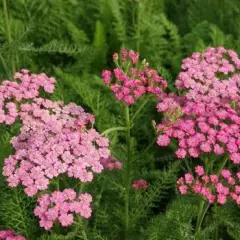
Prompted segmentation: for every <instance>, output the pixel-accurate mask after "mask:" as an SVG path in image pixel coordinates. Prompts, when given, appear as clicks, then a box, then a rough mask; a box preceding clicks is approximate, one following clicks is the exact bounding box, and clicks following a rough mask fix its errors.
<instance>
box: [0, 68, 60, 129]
mask: <svg viewBox="0 0 240 240" xmlns="http://www.w3.org/2000/svg"><path fill="white" fill-rule="evenodd" d="M14 78H15V79H16V81H15V82H11V81H8V80H5V81H3V82H2V84H1V86H0V124H1V123H6V124H7V125H11V124H13V123H14V122H15V120H16V118H17V117H18V104H17V103H18V102H20V101H23V100H29V99H33V98H35V97H37V96H38V95H39V92H40V90H41V89H43V90H44V91H45V92H47V93H52V92H53V90H54V84H55V79H54V78H52V77H50V78H49V77H48V76H47V75H46V74H44V73H41V74H30V73H29V71H28V70H26V69H23V70H22V71H21V72H17V73H15V76H14Z"/></svg>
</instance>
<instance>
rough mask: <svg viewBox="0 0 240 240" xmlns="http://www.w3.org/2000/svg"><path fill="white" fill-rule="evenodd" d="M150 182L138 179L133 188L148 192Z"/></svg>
mask: <svg viewBox="0 0 240 240" xmlns="http://www.w3.org/2000/svg"><path fill="white" fill-rule="evenodd" d="M148 185H149V184H148V182H147V181H146V180H144V179H137V180H135V181H134V182H133V184H132V187H133V188H134V189H136V190H139V189H143V190H146V189H147V188H148Z"/></svg>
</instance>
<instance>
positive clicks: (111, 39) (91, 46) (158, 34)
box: [0, 0, 240, 240]
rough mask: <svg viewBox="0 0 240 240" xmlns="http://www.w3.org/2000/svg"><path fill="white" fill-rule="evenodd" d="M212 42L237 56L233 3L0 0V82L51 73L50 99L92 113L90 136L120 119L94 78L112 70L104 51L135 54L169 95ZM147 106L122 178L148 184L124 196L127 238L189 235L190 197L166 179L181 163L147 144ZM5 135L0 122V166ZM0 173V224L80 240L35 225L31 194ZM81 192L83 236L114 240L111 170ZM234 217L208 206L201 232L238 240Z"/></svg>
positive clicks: (116, 140)
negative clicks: (18, 74)
mask: <svg viewBox="0 0 240 240" xmlns="http://www.w3.org/2000/svg"><path fill="white" fill-rule="evenodd" d="M7 13H8V14H7ZM219 45H223V46H224V47H226V48H231V49H233V50H235V51H237V52H238V53H240V1H239V0H191V1H190V0H2V1H1V2H0V79H1V80H4V79H11V78H12V74H13V72H15V71H18V70H20V69H21V68H28V69H30V71H31V72H45V73H47V74H48V75H51V76H55V77H56V78H57V80H58V81H57V88H56V91H55V93H54V94H53V96H52V98H53V99H62V100H64V101H65V102H70V101H73V102H76V103H78V104H80V105H82V106H84V107H85V108H86V109H87V110H88V111H90V112H93V113H94V114H95V116H96V127H97V129H98V130H99V131H100V132H103V131H104V130H106V129H108V128H110V127H114V126H119V125H121V124H123V121H124V120H123V119H122V117H121V115H122V108H121V106H120V104H119V103H117V102H115V101H114V97H113V96H112V94H111V93H110V92H109V91H108V89H107V88H106V87H105V86H103V84H102V82H101V79H100V75H101V70H102V69H108V68H111V67H113V65H112V59H111V58H112V57H111V56H112V53H113V52H116V51H119V50H120V49H121V48H122V47H125V48H128V49H133V50H136V51H139V52H140V53H141V58H146V59H147V60H148V62H149V63H150V65H151V66H152V67H153V68H156V69H157V70H158V71H159V73H160V74H161V75H162V76H163V77H164V78H165V79H166V80H167V81H168V84H169V90H170V91H174V80H175V78H176V76H177V74H178V72H179V71H180V66H181V61H182V59H183V58H185V57H187V56H189V55H190V54H191V53H192V52H195V51H202V50H203V49H204V48H205V47H207V46H219ZM140 104H141V101H140V102H138V104H137V106H136V107H134V108H135V109H136V108H137V107H138V105H140ZM155 105H156V102H155V101H154V100H151V101H150V102H149V103H148V105H146V107H145V108H144V110H143V112H142V114H141V115H140V116H139V117H138V119H137V120H136V123H135V127H134V130H133V139H132V141H133V142H134V146H133V149H132V151H133V152H134V162H133V165H134V166H133V167H134V171H133V174H132V179H133V180H134V179H137V178H144V179H146V180H148V181H149V182H150V187H149V189H148V191H147V192H137V193H136V192H134V191H132V193H131V212H130V216H131V218H130V219H131V221H130V227H131V239H133V240H134V239H149V240H161V239H163V240H165V239H166V240H168V239H169V240H191V239H194V237H193V232H194V226H195V222H196V216H197V210H198V203H199V202H198V199H196V198H194V197H192V198H182V197H179V196H178V194H177V191H176V189H175V181H176V179H177V177H178V176H180V175H181V174H182V172H183V171H184V169H183V166H182V164H181V163H180V162H178V161H177V160H176V159H175V157H174V155H172V153H171V152H172V151H171V150H172V149H160V148H159V147H157V146H156V144H155V145H154V142H153V143H152V141H153V140H154V139H155V133H154V129H153V127H152V120H156V121H159V120H160V119H161V116H159V115H158V114H157V113H156V111H155ZM134 108H133V109H132V112H134V110H135V109H134ZM15 131H17V130H16V129H12V128H11V129H7V128H6V127H5V126H3V127H1V128H0V149H1V150H0V166H1V165H2V162H3V159H4V158H5V157H6V156H8V154H9V153H11V147H10V145H9V140H10V138H11V136H12V135H13V134H14V132H15ZM123 137H124V136H123V134H122V133H120V132H119V133H111V134H109V138H110V139H111V143H112V144H111V148H112V152H113V154H114V156H116V157H117V158H119V159H121V160H123V161H124V159H125V153H126V149H125V147H124V138H123ZM149 145H150V147H149V148H148V146H149ZM146 148H147V149H148V150H147V151H145V149H146ZM189 161H191V160H189ZM0 179H1V180H0V228H12V229H14V230H16V231H17V232H19V233H22V234H24V235H25V236H26V237H27V238H28V239H30V240H36V239H41V240H47V239H48V240H54V239H85V238H84V236H83V235H81V233H79V234H78V235H77V236H76V235H73V234H72V232H71V231H72V229H70V230H69V231H67V230H62V229H59V228H57V227H56V229H54V231H52V232H51V233H46V232H44V231H43V230H41V229H40V228H39V227H38V223H37V219H35V218H34V216H33V214H32V209H33V207H34V199H29V198H27V197H25V196H24V194H23V192H22V190H21V189H18V190H14V189H13V190H10V189H8V188H7V187H6V184H5V182H4V180H3V179H2V177H0ZM86 188H87V190H88V191H89V192H91V193H92V194H93V196H94V202H95V203H94V206H93V207H94V213H93V217H92V219H91V220H90V221H86V222H83V224H82V229H85V231H86V232H87V237H88V239H89V240H92V239H99V240H101V239H102V240H103V239H109V240H115V239H116V240H118V239H123V238H122V236H123V235H122V234H123V233H122V232H123V230H122V229H123V227H122V225H123V216H122V209H123V207H122V205H123V200H122V198H123V191H124V189H122V179H121V173H120V172H111V173H104V174H102V175H101V176H100V175H99V176H97V177H96V180H95V182H94V183H93V184H89V185H88V186H86ZM239 220H240V213H239V210H238V208H237V207H235V206H234V205H232V204H228V205H226V206H224V207H221V208H220V207H218V206H213V207H212V208H211V211H210V214H208V216H207V218H206V221H205V223H204V229H203V231H202V236H201V237H202V239H204V240H207V239H236V240H239V239H240V237H239V236H240V222H239ZM85 240H86V239H85Z"/></svg>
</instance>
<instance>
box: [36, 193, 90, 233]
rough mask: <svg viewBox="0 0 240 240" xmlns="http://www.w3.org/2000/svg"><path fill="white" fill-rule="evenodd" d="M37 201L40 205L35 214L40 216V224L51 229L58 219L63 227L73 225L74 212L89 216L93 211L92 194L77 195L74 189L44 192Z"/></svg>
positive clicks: (84, 216) (85, 216)
mask: <svg viewBox="0 0 240 240" xmlns="http://www.w3.org/2000/svg"><path fill="white" fill-rule="evenodd" d="M37 201H38V204H39V205H38V206H37V207H36V208H35V209H34V214H35V216H38V217H39V218H40V226H41V227H43V228H45V229H46V230H50V229H51V228H52V227H53V224H54V222H56V221H58V222H59V223H60V224H61V225H62V226H63V227H67V226H70V225H72V224H73V222H74V215H73V214H76V215H79V216H81V217H83V218H89V217H90V216H91V213H92V209H91V202H92V196H91V195H90V194H88V193H83V194H80V195H79V196H77V194H76V192H75V191H74V190H72V189H65V190H64V191H62V192H60V191H55V192H53V193H51V194H50V195H49V194H43V195H42V196H41V197H40V198H38V200H37Z"/></svg>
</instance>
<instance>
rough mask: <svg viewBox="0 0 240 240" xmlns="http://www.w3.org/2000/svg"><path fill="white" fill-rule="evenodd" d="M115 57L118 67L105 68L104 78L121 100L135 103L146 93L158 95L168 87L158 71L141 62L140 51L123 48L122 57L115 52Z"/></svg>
mask: <svg viewBox="0 0 240 240" xmlns="http://www.w3.org/2000/svg"><path fill="white" fill-rule="evenodd" d="M113 59H114V62H115V63H116V64H117V66H118V67H117V68H115V69H113V71H112V72H111V71H109V70H104V71H103V72H102V79H103V81H104V83H105V84H106V85H108V86H109V87H110V88H111V90H112V92H113V93H114V95H115V97H116V98H117V99H118V100H119V101H122V102H124V103H126V104H134V103H135V101H136V100H137V99H139V98H140V97H141V96H143V95H144V94H147V93H152V94H154V95H158V94H161V93H162V92H163V90H164V89H165V88H166V87H167V82H166V81H165V80H164V79H163V78H162V77H161V76H159V75H158V73H157V71H155V70H152V69H151V68H149V66H148V64H147V63H146V62H142V63H140V62H139V53H136V52H134V51H133V50H130V51H129V52H128V51H127V50H126V49H122V51H121V57H120V58H119V56H118V54H117V53H114V54H113ZM119 60H120V63H119Z"/></svg>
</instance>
